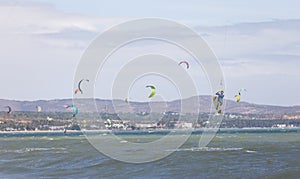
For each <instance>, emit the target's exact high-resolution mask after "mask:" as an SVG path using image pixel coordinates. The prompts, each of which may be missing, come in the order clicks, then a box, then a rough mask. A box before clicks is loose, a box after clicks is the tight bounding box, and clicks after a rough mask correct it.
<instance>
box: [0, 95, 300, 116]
mask: <svg viewBox="0 0 300 179" xmlns="http://www.w3.org/2000/svg"><path fill="white" fill-rule="evenodd" d="M197 99H199V101H200V112H209V111H210V106H211V102H212V96H208V95H203V96H195V97H191V98H187V99H183V102H184V103H185V102H187V103H185V104H188V112H189V113H196V112H195V111H197V109H195V106H196V105H195V103H196V102H197ZM77 102H79V103H77ZM225 102H226V104H225V105H226V106H225V112H226V113H241V114H291V113H300V106H289V107H284V106H272V105H258V104H252V103H247V102H239V103H237V102H235V101H232V100H226V101H225ZM72 103H73V102H72V99H54V100H37V101H16V100H4V99H0V111H5V110H6V109H5V106H11V107H12V109H13V111H36V110H37V109H36V106H41V107H42V111H45V112H55V111H56V112H66V111H67V109H66V108H65V105H70V104H72ZM75 103H76V104H78V106H77V107H78V108H79V111H84V112H96V109H95V108H94V107H93V106H94V104H96V106H97V109H98V111H99V112H105V111H107V112H115V111H114V107H113V105H114V106H115V109H116V111H117V112H123V113H127V112H143V111H150V109H152V111H153V112H162V111H176V112H180V106H181V101H180V100H174V101H170V102H166V103H165V102H151V103H147V102H129V103H126V102H125V101H123V100H102V99H95V101H94V100H92V99H76V101H75ZM79 104H80V105H79ZM150 107H151V108H150Z"/></svg>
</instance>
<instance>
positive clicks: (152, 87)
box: [146, 85, 156, 98]
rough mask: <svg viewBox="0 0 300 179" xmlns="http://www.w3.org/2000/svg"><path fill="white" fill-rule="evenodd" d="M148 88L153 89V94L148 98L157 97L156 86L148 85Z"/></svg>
mask: <svg viewBox="0 0 300 179" xmlns="http://www.w3.org/2000/svg"><path fill="white" fill-rule="evenodd" d="M146 88H151V93H150V95H149V96H148V98H152V97H153V96H154V95H155V93H156V88H155V87H154V86H152V85H147V86H146Z"/></svg>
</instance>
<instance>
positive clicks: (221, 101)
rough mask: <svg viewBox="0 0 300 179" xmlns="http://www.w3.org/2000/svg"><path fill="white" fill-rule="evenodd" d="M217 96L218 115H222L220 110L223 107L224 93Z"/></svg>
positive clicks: (220, 92) (218, 93) (221, 92)
mask: <svg viewBox="0 0 300 179" xmlns="http://www.w3.org/2000/svg"><path fill="white" fill-rule="evenodd" d="M216 95H217V96H218V104H217V106H216V110H218V113H221V112H222V111H221V110H220V109H219V108H220V107H221V106H222V105H223V98H224V91H223V90H221V91H218V92H217V93H216Z"/></svg>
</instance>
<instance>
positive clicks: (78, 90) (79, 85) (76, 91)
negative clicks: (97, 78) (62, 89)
mask: <svg viewBox="0 0 300 179" xmlns="http://www.w3.org/2000/svg"><path fill="white" fill-rule="evenodd" d="M83 81H86V82H89V81H90V80H88V79H82V80H80V81H79V83H78V88H77V89H76V90H75V94H77V93H78V92H80V93H81V94H83V91H82V89H81V83H82V82H83Z"/></svg>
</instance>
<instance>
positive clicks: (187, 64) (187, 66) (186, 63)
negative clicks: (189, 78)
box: [178, 61, 190, 69]
mask: <svg viewBox="0 0 300 179" xmlns="http://www.w3.org/2000/svg"><path fill="white" fill-rule="evenodd" d="M183 63H184V64H185V65H186V68H187V69H189V67H190V65H189V62H187V61H181V62H179V63H178V65H181V64H183Z"/></svg>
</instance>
